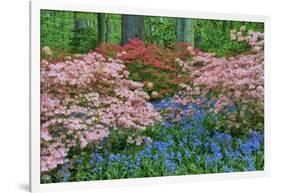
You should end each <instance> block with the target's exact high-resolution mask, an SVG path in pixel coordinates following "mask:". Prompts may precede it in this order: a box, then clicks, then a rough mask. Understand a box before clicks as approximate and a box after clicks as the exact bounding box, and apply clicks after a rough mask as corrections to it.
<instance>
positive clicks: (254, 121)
mask: <svg viewBox="0 0 281 193" xmlns="http://www.w3.org/2000/svg"><path fill="white" fill-rule="evenodd" d="M243 30H244V28H241V29H240V31H239V32H237V34H234V35H233V34H232V36H233V37H232V39H238V41H247V42H248V43H249V45H250V46H251V47H252V52H250V53H247V54H240V55H237V56H233V57H229V58H217V57H214V56H213V55H211V54H204V53H203V54H200V53H199V54H198V55H197V56H195V57H194V60H192V61H190V62H186V63H185V62H181V61H180V62H181V65H182V66H183V68H182V69H183V70H185V71H188V72H190V73H191V77H192V83H193V85H192V86H186V87H185V88H184V89H183V90H182V91H181V92H180V94H179V96H176V98H178V99H179V101H180V102H181V103H184V104H186V103H188V102H195V101H196V102H197V103H202V102H201V101H202V98H206V97H211V98H212V100H213V101H216V102H215V103H216V104H215V106H214V108H213V111H214V112H215V113H219V112H224V114H223V116H222V119H223V121H227V122H228V124H227V127H229V128H231V129H236V130H239V129H244V130H245V131H246V130H247V129H254V128H263V97H264V83H263V80H264V78H263V74H264V70H263V66H264V54H263V40H262V37H263V34H262V33H259V32H257V33H256V32H249V33H248V34H249V35H248V36H242V31H243ZM240 32H241V33H240ZM243 32H244V31H243ZM232 33H234V32H232ZM198 63H200V64H201V65H202V66H203V67H200V68H197V69H194V68H192V67H193V66H194V65H196V64H198ZM183 97H184V99H183ZM231 106H232V107H234V108H236V110H237V111H235V113H233V112H232V111H227V113H226V112H225V110H226V108H227V107H231ZM225 113H226V114H225ZM222 119H220V121H222ZM219 126H220V123H218V127H219ZM224 127H225V126H224Z"/></svg>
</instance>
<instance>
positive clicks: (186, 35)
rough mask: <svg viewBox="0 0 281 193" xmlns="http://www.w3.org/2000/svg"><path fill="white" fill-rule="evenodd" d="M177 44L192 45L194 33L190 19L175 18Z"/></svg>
mask: <svg viewBox="0 0 281 193" xmlns="http://www.w3.org/2000/svg"><path fill="white" fill-rule="evenodd" d="M176 34H177V42H188V43H190V44H192V45H193V44H194V35H193V34H194V33H193V25H192V20H191V19H184V18H177V27H176Z"/></svg>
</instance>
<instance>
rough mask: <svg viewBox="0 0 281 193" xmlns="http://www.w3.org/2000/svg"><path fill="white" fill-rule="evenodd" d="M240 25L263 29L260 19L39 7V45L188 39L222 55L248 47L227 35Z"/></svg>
mask: <svg viewBox="0 0 281 193" xmlns="http://www.w3.org/2000/svg"><path fill="white" fill-rule="evenodd" d="M242 25H244V26H246V27H247V29H250V30H253V31H261V32H263V27H264V26H263V23H253V22H241V21H223V20H207V19H188V18H186V19H185V18H172V17H154V16H137V15H119V14H105V13H85V12H69V11H53V10H42V11H41V46H42V47H43V46H48V47H50V48H52V49H57V50H58V51H59V52H62V51H64V52H70V53H87V52H89V51H90V50H95V49H96V47H97V46H98V45H100V44H101V43H112V44H121V45H124V44H126V43H127V42H128V40H130V39H133V38H138V39H141V40H144V41H145V42H147V43H153V44H157V45H158V46H163V47H168V46H169V45H171V44H173V43H175V42H189V43H191V44H192V45H193V47H195V48H199V49H201V50H202V51H205V52H215V53H216V55H218V56H225V55H229V54H233V53H237V52H243V51H246V50H247V49H248V47H247V45H246V44H245V45H243V44H235V43H233V42H231V41H230V38H229V31H230V30H231V29H237V30H238V29H239V28H240V27H241V26H242Z"/></svg>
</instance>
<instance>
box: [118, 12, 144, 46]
mask: <svg viewBox="0 0 281 193" xmlns="http://www.w3.org/2000/svg"><path fill="white" fill-rule="evenodd" d="M121 26H122V39H121V44H122V45H124V44H126V43H128V41H129V40H130V39H134V38H138V39H141V40H143V39H144V17H143V16H136V15H122V23H121Z"/></svg>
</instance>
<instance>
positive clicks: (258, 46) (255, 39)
mask: <svg viewBox="0 0 281 193" xmlns="http://www.w3.org/2000/svg"><path fill="white" fill-rule="evenodd" d="M230 39H231V40H232V41H238V42H244V41H245V42H247V43H248V44H249V45H250V46H251V47H252V50H253V51H254V52H259V51H261V50H262V49H263V46H264V34H263V33H261V32H254V31H252V30H249V31H247V29H246V27H245V26H241V27H240V30H239V31H236V30H235V29H233V30H230Z"/></svg>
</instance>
